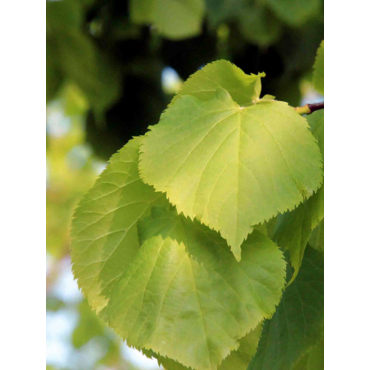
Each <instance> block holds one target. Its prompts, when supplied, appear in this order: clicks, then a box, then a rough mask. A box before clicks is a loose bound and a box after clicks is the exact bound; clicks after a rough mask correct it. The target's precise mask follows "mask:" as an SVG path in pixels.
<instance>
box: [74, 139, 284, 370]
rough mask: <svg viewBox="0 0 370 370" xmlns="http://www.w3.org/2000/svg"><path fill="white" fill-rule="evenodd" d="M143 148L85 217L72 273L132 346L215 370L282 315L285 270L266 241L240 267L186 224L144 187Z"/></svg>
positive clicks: (121, 164)
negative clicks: (252, 335)
mask: <svg viewBox="0 0 370 370" xmlns="http://www.w3.org/2000/svg"><path fill="white" fill-rule="evenodd" d="M141 140H142V139H141V138H136V139H134V140H132V141H130V142H129V143H128V144H127V145H126V146H125V147H124V148H123V149H122V150H121V151H120V152H118V153H117V154H116V155H114V156H113V157H112V159H111V161H110V164H109V165H108V167H107V169H106V170H105V171H104V172H103V174H102V175H101V176H100V178H99V180H98V181H97V183H96V184H95V186H94V188H93V189H92V190H91V191H90V192H89V193H88V194H87V195H86V197H85V198H84V199H83V200H82V202H81V204H80V206H79V208H78V209H77V211H76V214H75V218H74V220H73V225H72V233H73V241H72V263H73V272H74V275H75V278H77V280H78V284H79V287H80V288H81V289H82V291H83V293H84V294H85V296H86V297H87V299H88V301H89V303H90V305H91V306H92V307H93V308H94V309H95V310H96V311H97V312H98V313H99V316H100V317H101V318H102V319H103V320H104V321H105V322H107V323H108V325H109V326H111V327H112V328H113V329H114V330H115V331H116V332H117V333H118V334H120V335H121V337H122V338H123V339H124V340H127V343H128V344H129V345H131V346H135V347H136V348H140V349H146V350H152V351H154V352H155V353H158V355H159V356H162V357H163V358H170V359H173V360H174V361H177V362H178V363H180V364H182V365H184V366H187V367H191V368H193V369H199V370H202V369H212V370H216V369H217V367H219V366H220V365H221V364H222V362H223V360H224V359H225V358H227V356H229V355H230V353H233V351H234V352H235V351H237V350H238V349H239V347H240V346H241V343H243V341H242V338H244V337H245V336H246V335H248V333H251V332H252V331H253V330H255V328H256V327H257V326H258V325H259V324H260V323H261V321H262V320H263V319H265V318H268V317H271V316H272V314H273V313H274V311H275V308H276V306H277V305H278V303H279V301H280V298H281V295H282V290H283V288H284V285H285V267H286V263H285V261H284V258H283V254H282V252H281V250H280V249H279V248H278V247H277V245H276V244H275V243H273V242H272V241H271V239H269V238H268V237H267V236H266V235H264V234H262V233H260V232H259V231H254V232H253V233H252V234H251V235H250V237H249V238H248V240H247V241H245V242H244V243H243V244H242V246H241V261H240V262H239V263H238V262H237V261H236V260H235V258H234V257H233V255H232V253H231V251H230V248H229V247H228V245H227V243H226V241H225V240H224V239H223V238H222V237H221V236H220V235H219V233H217V232H216V231H214V230H210V229H209V228H208V227H207V226H205V225H202V224H200V223H199V222H198V221H192V220H190V219H189V218H186V217H185V216H183V215H178V214H177V213H176V211H175V209H173V208H174V207H172V206H171V205H170V204H169V202H168V201H167V200H166V198H165V196H164V194H162V193H157V192H155V191H154V189H153V188H152V187H150V186H149V185H146V184H144V183H143V182H142V181H141V179H140V178H139V174H138V157H139V145H140V142H141ZM255 346H256V343H255V342H254V341H253V343H252V344H251V346H250V347H248V348H245V347H244V346H243V347H242V348H244V349H243V353H245V352H247V353H253V351H254V350H255ZM234 356H235V354H234ZM238 356H239V355H238ZM225 361H226V360H225Z"/></svg>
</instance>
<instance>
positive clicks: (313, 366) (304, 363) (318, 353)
mask: <svg viewBox="0 0 370 370" xmlns="http://www.w3.org/2000/svg"><path fill="white" fill-rule="evenodd" d="M294 370H324V339H321V341H320V342H319V344H318V345H317V346H316V347H314V348H312V349H311V350H310V351H309V352H308V353H307V354H306V355H304V356H303V357H302V358H301V359H300V360H299V362H298V363H297V365H296V366H294Z"/></svg>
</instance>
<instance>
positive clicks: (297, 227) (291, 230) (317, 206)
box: [274, 110, 324, 280]
mask: <svg viewBox="0 0 370 370" xmlns="http://www.w3.org/2000/svg"><path fill="white" fill-rule="evenodd" d="M307 121H308V123H309V125H310V127H311V131H312V134H313V135H314V137H315V138H316V139H317V140H318V144H319V148H320V150H321V152H322V154H324V111H323V110H320V111H316V112H314V113H313V114H311V115H309V116H307ZM323 218H324V186H321V188H320V189H319V190H318V191H317V192H316V193H315V194H314V195H313V196H312V197H311V198H309V199H308V200H306V201H305V202H304V203H302V204H300V205H299V206H298V207H297V208H296V209H294V210H293V211H290V212H286V213H285V214H284V215H281V216H280V217H279V220H278V224H277V228H276V232H275V236H274V240H275V241H276V242H277V243H278V245H279V246H281V247H283V248H286V249H288V250H289V255H290V261H291V264H292V266H293V268H294V275H293V277H292V280H294V279H295V277H296V276H297V274H298V271H299V268H300V266H301V263H302V258H303V255H304V251H305V248H306V245H307V242H308V240H309V238H310V235H311V233H312V231H313V230H314V229H315V228H316V227H317V226H318V225H319V223H320V221H321V220H322V219H323Z"/></svg>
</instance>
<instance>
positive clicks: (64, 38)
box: [46, 0, 121, 113]
mask: <svg viewBox="0 0 370 370" xmlns="http://www.w3.org/2000/svg"><path fill="white" fill-rule="evenodd" d="M46 11H47V27H46V34H47V36H46V37H47V46H48V47H47V64H48V68H47V78H48V81H47V83H48V85H50V86H49V87H48V99H51V98H53V97H54V95H55V93H56V92H57V90H58V88H59V87H60V85H61V82H62V80H63V78H68V79H71V80H72V81H73V82H74V83H76V84H77V85H78V86H79V88H80V89H81V90H82V91H83V92H84V94H85V95H86V97H87V98H88V100H89V103H90V105H91V106H92V107H93V108H94V109H95V110H96V111H97V112H99V113H101V112H102V111H103V109H104V108H105V107H106V106H108V105H110V104H112V103H113V102H114V101H115V100H116V99H117V98H118V96H119V92H120V75H121V71H120V69H119V68H118V66H117V65H116V64H115V63H112V61H111V59H110V58H107V56H106V55H105V54H104V53H103V52H102V51H101V50H100V49H98V48H97V47H96V45H95V44H94V43H93V41H92V40H90V38H89V37H88V36H86V35H85V34H84V33H83V32H82V31H81V29H82V20H83V16H84V14H83V12H82V8H81V4H78V2H76V1H73V0H64V1H47V2H46Z"/></svg>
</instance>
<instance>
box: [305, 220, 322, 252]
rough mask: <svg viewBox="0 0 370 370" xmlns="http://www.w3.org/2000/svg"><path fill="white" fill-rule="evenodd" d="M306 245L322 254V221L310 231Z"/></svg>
mask: <svg viewBox="0 0 370 370" xmlns="http://www.w3.org/2000/svg"><path fill="white" fill-rule="evenodd" d="M308 243H309V244H310V246H311V247H312V248H315V249H317V250H318V251H320V252H324V220H322V221H321V222H320V223H319V224H318V225H317V227H316V228H315V229H314V230H313V231H312V233H311V236H310V240H309V241H308Z"/></svg>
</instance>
